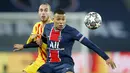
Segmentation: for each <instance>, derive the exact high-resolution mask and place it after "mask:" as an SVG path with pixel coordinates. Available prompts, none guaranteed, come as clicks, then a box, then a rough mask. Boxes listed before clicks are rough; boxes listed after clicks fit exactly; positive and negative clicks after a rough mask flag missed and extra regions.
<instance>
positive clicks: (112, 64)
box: [106, 58, 116, 69]
mask: <svg viewBox="0 0 130 73" xmlns="http://www.w3.org/2000/svg"><path fill="white" fill-rule="evenodd" d="M106 63H107V65H108V66H111V68H112V69H115V68H116V64H115V63H114V61H113V60H112V59H110V58H109V59H107V60H106Z"/></svg>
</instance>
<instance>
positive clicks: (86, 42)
mask: <svg viewBox="0 0 130 73" xmlns="http://www.w3.org/2000/svg"><path fill="white" fill-rule="evenodd" d="M81 43H82V44H84V45H85V46H87V47H88V48H90V49H92V50H93V51H94V52H96V53H97V54H98V55H100V56H101V57H102V58H103V59H104V60H105V61H106V64H107V65H109V66H111V68H112V69H115V68H116V65H115V63H114V61H113V60H112V59H110V58H109V56H108V55H107V54H106V53H105V52H104V51H103V50H101V49H100V48H99V47H98V46H96V45H95V44H94V43H92V42H91V41H90V40H88V39H87V38H86V37H84V38H83V39H82V41H81Z"/></svg>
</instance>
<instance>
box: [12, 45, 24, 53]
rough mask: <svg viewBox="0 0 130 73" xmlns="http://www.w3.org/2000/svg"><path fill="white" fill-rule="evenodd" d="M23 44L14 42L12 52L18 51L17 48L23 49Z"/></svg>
mask: <svg viewBox="0 0 130 73" xmlns="http://www.w3.org/2000/svg"><path fill="white" fill-rule="evenodd" d="M23 46H24V45H23V44H14V50H13V51H14V52H15V51H19V50H22V49H23Z"/></svg>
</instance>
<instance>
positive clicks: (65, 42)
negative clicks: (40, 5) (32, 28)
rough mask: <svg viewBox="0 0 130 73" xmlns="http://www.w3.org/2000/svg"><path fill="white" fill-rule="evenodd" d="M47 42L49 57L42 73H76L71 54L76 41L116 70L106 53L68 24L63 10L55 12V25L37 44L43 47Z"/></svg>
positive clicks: (47, 28)
mask: <svg viewBox="0 0 130 73" xmlns="http://www.w3.org/2000/svg"><path fill="white" fill-rule="evenodd" d="M46 40H47V45H48V47H47V56H48V57H47V62H46V64H44V65H42V66H41V67H40V68H39V72H40V73H74V61H73V59H72V57H71V54H72V47H73V44H74V42H75V40H76V41H79V42H80V43H82V44H83V45H85V46H86V47H88V48H89V49H91V50H93V51H94V52H96V53H97V54H98V55H99V56H101V57H102V58H103V59H104V60H105V61H106V63H107V65H110V66H111V67H112V69H114V68H116V65H115V63H114V62H113V61H112V59H110V58H109V57H108V55H107V54H106V53H105V52H104V51H102V50H101V49H100V48H99V47H98V46H96V45H95V44H94V43H92V42H91V41H90V40H88V39H87V38H86V37H84V36H83V35H82V34H81V33H80V32H79V31H78V30H76V29H75V28H73V27H71V26H69V25H67V24H66V15H65V12H64V11H63V10H61V9H58V10H56V11H55V12H54V23H50V24H49V25H48V24H47V25H46V26H45V28H44V33H43V35H42V40H41V39H37V41H36V43H37V44H38V45H41V44H42V42H46Z"/></svg>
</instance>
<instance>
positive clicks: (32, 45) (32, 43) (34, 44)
mask: <svg viewBox="0 0 130 73" xmlns="http://www.w3.org/2000/svg"><path fill="white" fill-rule="evenodd" d="M32 47H33V48H35V47H39V45H37V44H36V42H31V43H29V44H14V47H13V48H14V50H13V51H14V52H15V51H19V50H23V49H24V48H32Z"/></svg>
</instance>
